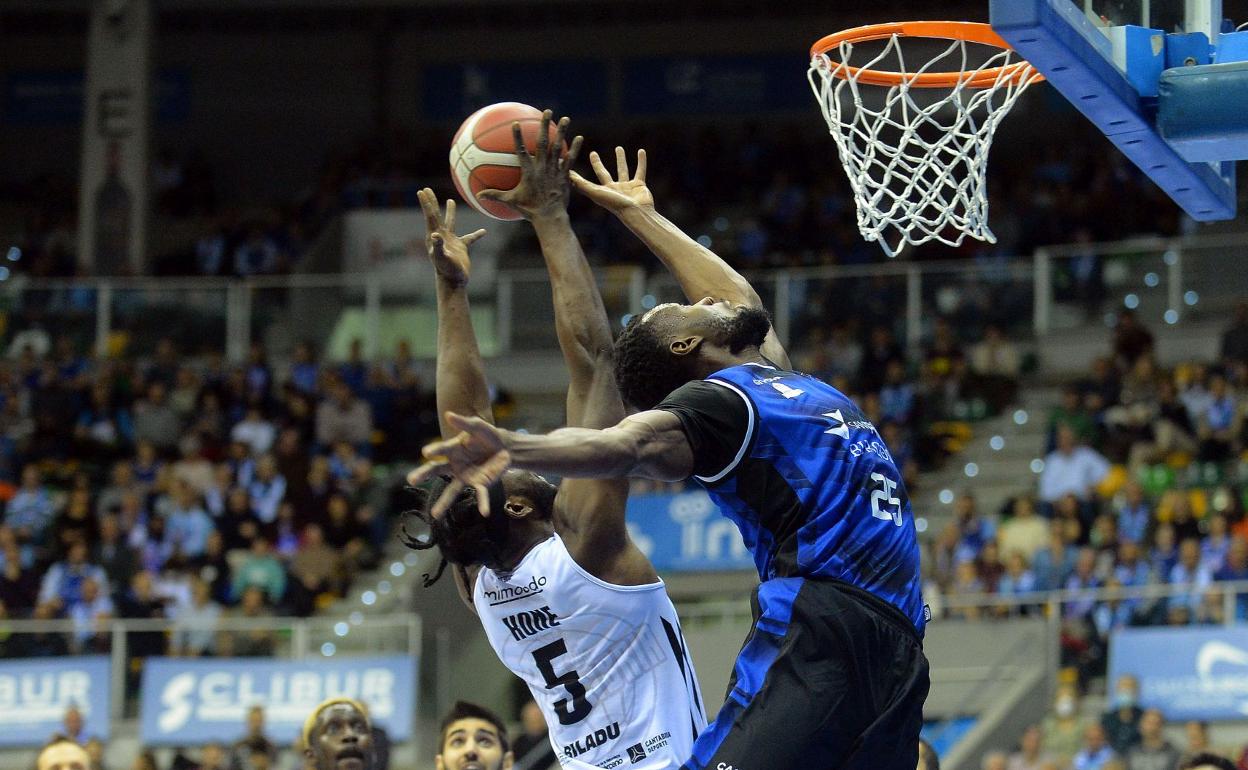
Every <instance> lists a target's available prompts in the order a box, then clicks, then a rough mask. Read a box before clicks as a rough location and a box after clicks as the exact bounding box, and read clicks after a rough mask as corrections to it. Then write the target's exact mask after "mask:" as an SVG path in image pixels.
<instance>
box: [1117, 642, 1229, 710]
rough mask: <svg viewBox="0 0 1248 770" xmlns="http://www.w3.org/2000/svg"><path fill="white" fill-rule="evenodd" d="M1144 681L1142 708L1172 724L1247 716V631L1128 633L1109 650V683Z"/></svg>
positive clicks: (1142, 686) (1141, 683)
mask: <svg viewBox="0 0 1248 770" xmlns="http://www.w3.org/2000/svg"><path fill="white" fill-rule="evenodd" d="M1123 674H1133V675H1135V676H1136V677H1137V678H1138V679H1139V680H1140V706H1142V707H1143V708H1158V709H1161V711H1162V713H1163V714H1165V716H1166V719H1167V720H1170V721H1176V720H1177V721H1185V720H1191V719H1208V720H1219V719H1243V718H1244V716H1245V715H1248V627H1246V626H1233V627H1228V628H1212V627H1203V628H1156V629H1153V628H1139V629H1137V628H1127V629H1123V630H1121V631H1118V632H1116V633H1115V634H1114V635H1113V637H1112V638H1111V639H1110V646H1109V682H1110V684H1111V686H1112V684H1113V682H1114V681H1116V680H1117V678H1118V677H1119V676H1122V675H1123Z"/></svg>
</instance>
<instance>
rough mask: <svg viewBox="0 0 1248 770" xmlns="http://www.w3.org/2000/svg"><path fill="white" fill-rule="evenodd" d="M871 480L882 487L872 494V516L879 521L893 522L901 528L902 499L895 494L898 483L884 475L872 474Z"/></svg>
mask: <svg viewBox="0 0 1248 770" xmlns="http://www.w3.org/2000/svg"><path fill="white" fill-rule="evenodd" d="M871 480H872V481H874V482H875V483H876V484H878V485H879V486H880V488H879V489H877V490H875V491H874V492H872V493H871V515H872V516H874V517H875V518H877V519H883V520H884V521H891V522H893V523H894V524H896V525H897V526H899V527H900V526H901V499H900V498H898V497H896V496H895V495H894V494H893V493H894V492H896V491H897V482H896V481H893V480H892V479H890V478H889V477H888V476H885V475H884V474H883V473H872V474H871ZM885 506H887V508H886V507H885Z"/></svg>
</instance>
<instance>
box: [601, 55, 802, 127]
mask: <svg viewBox="0 0 1248 770" xmlns="http://www.w3.org/2000/svg"><path fill="white" fill-rule="evenodd" d="M809 64H810V62H809V61H808V60H807V59H806V58H805V55H804V53H798V54H762V55H750V56H686V57H671V58H656V59H637V60H634V61H630V62H627V63H626V64H625V65H624V83H623V100H622V101H623V109H624V112H625V114H628V115H681V114H694V115H720V114H728V115H741V114H750V113H770V112H797V111H803V110H805V111H813V109H814V98H813V97H812V96H811V93H810V85H809V83H807V81H806V69H807V67H808V66H809Z"/></svg>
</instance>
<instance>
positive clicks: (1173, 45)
mask: <svg viewBox="0 0 1248 770" xmlns="http://www.w3.org/2000/svg"><path fill="white" fill-rule="evenodd" d="M1212 61H1213V46H1211V45H1209V38H1208V36H1206V35H1205V33H1204V32H1189V33H1187V34H1182V35H1177V34H1172V35H1166V67H1167V68H1170V67H1187V66H1191V64H1209V63H1210V62H1212ZM1189 62H1190V64H1189Z"/></svg>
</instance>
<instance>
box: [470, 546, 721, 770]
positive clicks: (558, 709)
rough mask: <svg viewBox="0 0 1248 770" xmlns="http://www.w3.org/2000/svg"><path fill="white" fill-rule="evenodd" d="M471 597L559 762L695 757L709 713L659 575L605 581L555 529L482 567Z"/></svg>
mask: <svg viewBox="0 0 1248 770" xmlns="http://www.w3.org/2000/svg"><path fill="white" fill-rule="evenodd" d="M473 604H474V605H475V606H476V608H477V614H478V615H479V616H480V617H481V624H482V625H483V626H484V627H485V633H486V636H487V637H489V640H490V645H491V646H492V647H493V648H494V651H495V652H496V653H498V657H499V659H500V660H501V661H502V662H503V665H505V666H507V668H509V669H511V670H512V671H513V672H514V673H515V674H516V675H517V676H519V677H520V678H521V679H523V680H524V681H525V683H526V684H528V686H529V690H531V691H532V693H533V698H534V700H536V701H537V705H538V706H540V707H541V709H542V714H543V715H544V716H545V717H546V724H547V725H548V726H549V728H550V742H551V745H552V746H554V749H555V756H557V757H558V758H559V762H560V764H561V765H562V766H563V767H564V768H575V770H596V769H597V768H616V767H619V768H628V770H661V769H662V768H678V767H680V765H681V763H683V762H685V761H686V760H687V759H689V757H690V755H691V753H692V750H693V740H694V738H696V737H697V734H698V733H699V732H701V731H702V728H704V727H706V714H705V713H704V711H703V709H702V696H701V694H700V693H699V692H698V684H697V679H696V678H695V677H694V673H693V664H692V662H691V660H690V658H689V654H688V652H687V651H686V650H685V641H684V637H683V636H682V635H681V631H680V623H679V622H678V621H677V618H676V608H675V607H673V606H672V601H671V599H669V598H668V596H667V589H666V588H665V587H664V585H663V582H662V581H659V582H658V583H650V584H648V585H642V586H617V585H612V584H610V583H606V582H604V581H602V580H599V579H598V578H595V577H593V576H592V575H590V574H589V573H588V572H586V571H585V570H584V569H582V568H581V566H580V565H578V564H577V563H576V562H575V561H574V560H573V559H572V556H571V554H569V553H568V549H567V547H566V546H565V545H564V543H563V540H562V539H561V538H560V537H559V536H558V535H554V536H552V537H551V538H550V539H549V540H547V541H545V542H543V543H540V544H539V545H537V546H536V547H534V548H533V549H532V550H531V551H529V552H528V554H526V555H525V557H524V559H523V560H521V562H520V564H519V565H518V566H517V567H516V569H515V570H514V571H513V572H511V573H509V574H508V573H498V572H494V571H492V570H489V569H482V570H481V571H480V573H478V575H477V582H476V586H475V587H474V589H473Z"/></svg>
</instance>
